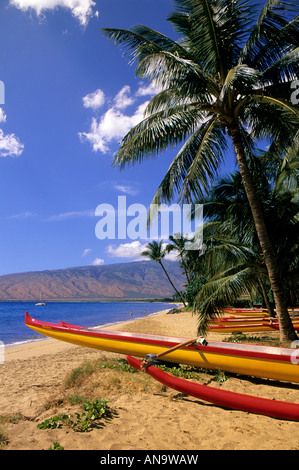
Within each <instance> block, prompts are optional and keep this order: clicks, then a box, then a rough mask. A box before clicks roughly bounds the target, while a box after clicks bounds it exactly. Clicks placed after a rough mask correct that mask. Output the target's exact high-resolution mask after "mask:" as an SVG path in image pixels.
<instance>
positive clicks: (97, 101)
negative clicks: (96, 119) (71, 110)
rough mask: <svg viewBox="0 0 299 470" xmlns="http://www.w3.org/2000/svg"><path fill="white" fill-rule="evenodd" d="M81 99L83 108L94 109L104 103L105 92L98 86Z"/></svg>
mask: <svg viewBox="0 0 299 470" xmlns="http://www.w3.org/2000/svg"><path fill="white" fill-rule="evenodd" d="M82 100H83V106H84V107H85V108H92V109H94V110H95V109H98V108H100V107H101V106H103V104H104V103H105V94H104V92H103V91H102V90H101V89H100V88H98V89H97V90H96V91H94V92H93V93H89V94H88V95H86V96H84V97H83V98H82Z"/></svg>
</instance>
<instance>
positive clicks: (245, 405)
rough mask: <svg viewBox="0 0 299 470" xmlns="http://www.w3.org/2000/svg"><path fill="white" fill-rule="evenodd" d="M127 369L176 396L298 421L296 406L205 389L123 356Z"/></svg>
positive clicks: (298, 407)
mask: <svg viewBox="0 0 299 470" xmlns="http://www.w3.org/2000/svg"><path fill="white" fill-rule="evenodd" d="M127 361H128V363H129V364H130V366H131V367H134V368H135V369H137V370H140V371H143V372H146V373H147V374H149V375H150V376H151V377H153V378H154V379H155V380H157V381H158V382H160V383H162V384H163V385H165V386H167V387H170V388H172V389H174V390H176V391H178V392H180V393H184V394H186V395H189V396H193V397H195V398H199V399H201V400H204V401H207V402H209V403H213V404H214V405H217V406H221V407H224V408H229V409H233V410H240V411H247V412H249V413H255V414H261V415H266V416H270V417H272V418H280V419H287V420H293V421H299V405H298V404H297V403H289V402H283V401H278V400H270V399H269V398H261V397H253V396H251V395H245V394H243V393H236V392H231V391H228V390H220V389H217V388H212V387H208V386H207V385H201V384H198V383H194V382H189V381H188V380H185V379H181V378H179V377H173V376H172V375H170V374H168V373H167V372H164V371H163V370H161V369H159V368H157V367H155V366H153V365H149V366H147V367H145V366H144V364H143V362H142V361H139V360H138V359H136V358H135V357H131V356H127Z"/></svg>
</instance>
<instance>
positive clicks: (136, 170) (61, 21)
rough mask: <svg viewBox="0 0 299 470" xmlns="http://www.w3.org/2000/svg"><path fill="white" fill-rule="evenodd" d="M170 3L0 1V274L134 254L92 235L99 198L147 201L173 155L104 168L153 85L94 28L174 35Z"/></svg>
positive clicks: (117, 241)
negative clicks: (142, 26) (125, 166)
mask: <svg viewBox="0 0 299 470" xmlns="http://www.w3.org/2000/svg"><path fill="white" fill-rule="evenodd" d="M172 10H173V4H172V1H171V0H142V1H140V0H126V1H125V0H1V2H0V42H1V48H0V62H1V68H0V70H1V72H0V80H1V82H0V85H1V86H0V275H2V274H9V273H16V272H26V271H40V270H47V269H61V268H67V267H72V266H85V265H104V264H110V263H115V262H125V261H133V260H137V259H140V251H141V250H142V248H143V246H144V245H145V244H146V241H145V240H143V239H139V238H137V239H133V238H132V237H128V236H127V237H125V236H123V237H122V238H121V237H120V236H119V233H117V234H116V237H115V238H114V239H113V238H106V239H100V238H99V236H98V235H99V229H100V227H99V221H100V220H103V219H101V217H99V216H100V213H101V210H100V209H99V206H100V207H103V206H102V204H109V205H110V206H111V207H113V208H115V211H116V212H115V213H116V214H118V213H120V212H117V211H120V210H121V209H120V208H119V205H118V203H119V200H120V199H119V198H120V197H122V199H121V201H122V202H123V201H125V203H126V209H127V208H128V207H130V206H131V205H132V204H142V205H143V206H144V207H148V206H149V204H150V202H151V200H152V198H153V196H154V194H155V192H156V189H157V188H158V185H159V184H160V182H161V180H162V178H163V175H164V174H165V172H166V170H167V169H168V167H169V164H170V162H171V160H172V158H173V156H174V153H173V151H167V152H164V153H163V154H162V155H161V156H160V157H159V158H154V159H150V160H146V161H144V162H143V163H142V164H141V165H135V166H134V167H130V168H128V169H126V170H125V171H120V169H119V168H115V167H112V162H113V155H114V154H115V152H116V151H117V149H118V143H119V141H120V140H121V138H122V137H123V136H124V135H125V134H126V133H127V132H128V130H129V129H130V128H131V127H132V126H133V125H135V124H136V123H138V122H139V121H140V120H141V118H142V112H143V110H144V108H145V105H146V102H147V101H148V100H150V99H151V98H152V97H153V96H154V93H155V90H153V88H152V87H150V86H149V84H148V83H146V82H142V81H141V80H140V78H138V77H137V78H136V76H135V70H134V67H132V66H129V64H128V63H127V61H126V60H125V59H124V57H123V56H122V54H121V51H120V49H119V48H118V47H116V46H115V45H114V44H113V42H112V41H110V40H108V39H107V38H106V37H104V36H103V34H102V33H101V31H100V29H101V28H103V27H116V28H125V29H130V28H131V27H132V26H134V25H136V24H145V25H147V26H149V27H151V28H153V29H156V30H159V31H160V32H162V33H164V34H166V35H168V36H171V37H173V38H175V37H176V36H175V32H174V30H173V28H172V26H171V24H170V23H168V22H167V21H166V19H167V17H168V16H169V14H170V13H171V12H172ZM233 169H234V163H233V162H232V160H231V161H229V162H228V163H227V164H226V167H225V168H224V170H225V171H226V172H229V171H231V170H233ZM124 198H125V199H124ZM97 208H98V209H97ZM96 214H97V215H96ZM127 214H129V212H127ZM129 220H132V217H131V219H129ZM117 235H118V236H117ZM147 241H148V240H147Z"/></svg>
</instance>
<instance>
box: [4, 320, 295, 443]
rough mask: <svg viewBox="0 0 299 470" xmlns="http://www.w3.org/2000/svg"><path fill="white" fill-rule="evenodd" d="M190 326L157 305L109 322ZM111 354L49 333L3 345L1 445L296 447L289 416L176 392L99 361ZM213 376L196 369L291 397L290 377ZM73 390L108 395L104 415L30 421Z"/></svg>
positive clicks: (133, 326) (251, 390)
mask: <svg viewBox="0 0 299 470" xmlns="http://www.w3.org/2000/svg"><path fill="white" fill-rule="evenodd" d="M196 326H197V322H196V317H195V316H193V315H192V313H190V312H182V313H179V314H175V315H169V314H167V313H166V312H162V313H159V314H158V315H154V316H149V317H145V318H142V319H139V320H136V321H131V322H128V323H123V324H119V325H115V326H114V327H110V329H114V330H115V329H117V330H122V331H135V332H140V333H152V334H162V335H163V334H167V335H177V336H182V337H194V336H196ZM259 335H261V334H260V333H259ZM271 335H273V336H275V335H276V336H277V333H275V332H274V333H271ZM255 336H258V334H257V335H255ZM268 336H269V335H268ZM212 338H213V339H217V340H224V338H225V336H224V335H221V334H218V335H215V334H213V336H212V335H210V336H208V337H207V339H212ZM119 359H124V357H123V356H120V355H117V354H113V353H107V352H104V351H103V352H102V351H97V350H92V349H87V348H82V347H79V346H74V345H70V344H67V343H62V342H59V341H56V340H52V339H47V340H44V341H39V342H34V343H27V344H23V345H18V346H11V347H7V348H6V350H5V362H4V364H2V365H0V377H1V383H0V391H1V393H0V419H1V421H0V429H1V435H2V436H5V437H4V438H3V437H2V449H4V450H42V449H43V450H46V449H49V448H50V447H51V446H52V445H53V443H54V442H58V443H59V444H60V446H62V447H63V448H64V449H65V450H110V451H117V450H118V451H119V450H130V451H134V450H164V451H167V450H168V451H169V450H190V451H200V450H235V449H238V450H253V449H255V450H265V449H269V450H272V449H275V450H280V449H281V450H283V449H285V450H291V449H292V450H295V449H298V448H299V434H298V423H296V422H292V421H285V420H279V419H274V418H270V417H266V416H261V415H254V414H249V413H246V412H241V411H234V410H228V409H224V408H219V407H216V406H214V405H212V404H208V403H206V402H203V401H200V400H198V399H196V398H192V397H188V396H181V395H180V394H178V393H177V392H175V391H174V390H171V389H166V388H165V387H162V385H161V384H158V383H157V382H156V381H154V380H153V379H152V378H151V377H149V376H147V375H146V374H142V373H139V372H138V373H135V374H132V373H129V372H126V371H125V370H116V368H115V367H114V368H113V367H111V368H107V367H104V365H105V364H107V363H110V364H113V363H117V362H116V361H119ZM94 363H96V364H97V367H96V368H94V369H95V371H94V373H91V374H90V375H88V376H87V377H84V376H83V378H81V381H79V382H78V381H77V382H76V383H70V381H68V380H67V379H68V377H69V376H70V373H71V372H72V371H73V370H74V369H76V368H78V367H80V366H81V367H84V366H82V365H83V364H94ZM99 364H100V366H99ZM214 376H215V374H211V373H208V372H203V373H202V374H201V376H200V379H199V380H200V383H203V384H209V385H210V386H211V387H218V388H222V389H225V390H231V391H235V392H240V393H246V394H249V395H254V396H261V397H265V398H271V399H274V400H282V401H289V402H294V403H299V385H298V384H297V385H296V384H288V383H282V382H274V381H271V380H264V379H256V378H252V377H244V376H242V377H241V376H237V375H235V376H232V375H228V374H227V377H226V378H227V380H225V381H223V382H217V381H215V380H214ZM79 395H84V396H86V397H88V398H91V399H95V398H98V399H107V400H108V405H109V410H110V415H109V417H108V418H107V419H104V420H103V425H102V426H101V427H98V428H94V429H92V430H90V431H89V432H75V431H74V430H73V429H72V428H70V427H69V426H64V425H63V426H62V427H61V428H59V429H38V427H37V424H38V423H41V422H43V421H44V420H45V419H49V418H51V417H53V416H55V415H58V414H69V413H70V414H73V413H75V412H78V411H79V410H80V405H78V404H74V403H71V401H70V400H69V399H68V398H69V397H74V396H77V397H78V396H79ZM73 401H74V400H73ZM77 401H78V400H77ZM81 412H82V410H81Z"/></svg>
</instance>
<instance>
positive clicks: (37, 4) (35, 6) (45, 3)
mask: <svg viewBox="0 0 299 470" xmlns="http://www.w3.org/2000/svg"><path fill="white" fill-rule="evenodd" d="M10 4H11V5H13V6H14V7H16V8H19V9H20V10H23V11H27V10H30V9H32V10H35V12H36V14H37V15H38V16H40V15H42V14H43V13H44V11H45V10H54V9H55V8H58V7H62V8H66V9H68V10H70V11H71V13H72V15H73V16H74V17H75V18H76V19H77V20H78V21H79V22H80V24H81V25H82V26H86V25H87V23H88V21H89V19H90V18H91V17H92V16H98V12H94V11H93V7H95V6H96V2H94V1H93V0H10Z"/></svg>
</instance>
